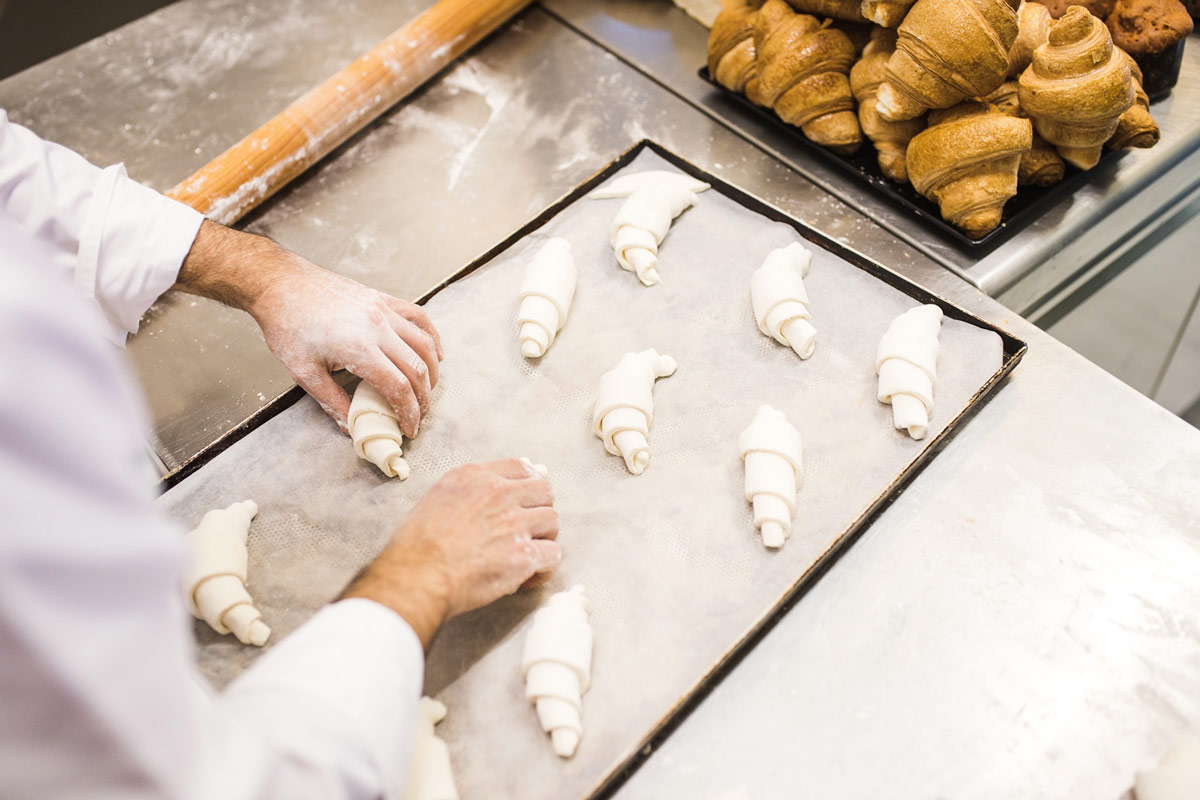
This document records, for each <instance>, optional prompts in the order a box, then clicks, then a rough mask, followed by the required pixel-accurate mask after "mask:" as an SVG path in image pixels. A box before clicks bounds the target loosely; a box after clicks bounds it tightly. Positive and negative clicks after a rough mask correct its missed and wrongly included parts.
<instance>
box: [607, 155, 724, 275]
mask: <svg viewBox="0 0 1200 800" xmlns="http://www.w3.org/2000/svg"><path fill="white" fill-rule="evenodd" d="M707 188H709V186H708V184H707V183H705V182H704V181H700V180H696V179H695V178H691V177H688V176H687V175H684V174H682V173H679V172H669V171H667V170H651V171H649V172H636V173H633V174H630V175H622V176H621V177H619V178H617V179H616V180H615V181H613V182H612V183H610V184H608V185H607V186H604V187H601V188H600V189H597V190H595V191H594V192H592V195H591V196H592V197H594V198H597V199H604V198H609V197H628V198H629V199H627V200H626V201H625V204H624V205H622V206H621V210H620V211H618V212H617V216H616V218H615V219H613V226H612V246H613V252H615V253H616V255H617V262H618V263H619V264H620V265H621V267H622V268H623V269H627V270H630V271H631V272H634V273H636V274H637V276H638V280H640V281H641V282H642V283H644V284H645V285H646V286H653V285H654V284H656V283H659V282H660V281H661V279H660V278H659V275H658V246H659V245H660V244H662V240H663V239H664V238H666V235H667V231H668V230H670V228H671V222H672V221H673V220H674V219H675V218H676V217H678V216H679V215H680V214H682V213H683V211H684V209H686V208H689V207H690V206H692V204H694V203H695V202H696V193H697V192H702V191H704V190H705V189H707Z"/></svg>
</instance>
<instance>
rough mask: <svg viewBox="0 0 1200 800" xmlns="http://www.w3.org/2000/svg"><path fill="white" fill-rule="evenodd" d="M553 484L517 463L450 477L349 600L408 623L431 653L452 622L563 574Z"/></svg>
mask: <svg viewBox="0 0 1200 800" xmlns="http://www.w3.org/2000/svg"><path fill="white" fill-rule="evenodd" d="M557 538H558V512H557V511H555V510H554V497H553V495H552V494H551V491H550V484H549V483H548V482H547V481H546V479H545V478H543V477H542V476H540V475H538V474H537V473H536V472H534V471H533V470H532V469H531V468H529V467H527V466H526V465H525V464H523V463H521V462H520V461H517V460H515V459H514V460H509V461H494V462H492V463H489V464H467V465H466V466H462V467H459V468H457V469H455V470H452V471H451V472H448V473H446V474H445V475H444V476H442V479H441V480H439V481H438V482H437V483H436V484H435V485H434V487H433V488H432V489H430V490H429V492H428V493H427V494H426V495H425V496H424V497H423V498H421V501H420V502H419V503H417V506H416V508H414V509H413V512H412V514H411V515H410V516H409V518H408V519H407V520H406V521H405V522H404V524H402V525H401V526H400V527H399V528H397V529H396V531H395V532H394V533H393V534H392V538H391V540H390V541H389V542H388V544H387V545H386V546H385V547H384V549H383V552H381V553H380V554H379V556H377V557H376V559H375V561H374V562H372V563H371V565H370V566H369V567H367V569H366V570H365V571H364V572H363V573H362V575H361V576H359V578H358V579H356V580H355V582H354V583H353V584H351V586H350V587H349V588H348V589H347V590H346V593H345V595H344V596H345V597H366V598H370V599H372V600H375V601H376V602H378V603H382V604H383V605H385V606H387V607H388V608H391V609H393V610H394V611H396V613H398V614H400V616H402V617H404V619H405V620H407V621H408V623H409V624H410V625H412V627H413V630H415V631H416V632H417V635H418V636H419V637H420V638H421V642H422V643H423V644H424V645H425V646H426V647H428V646H429V642H430V641H432V639H433V635H434V633H436V631H437V629H438V628H439V627H440V626H441V624H442V623H443V622H445V621H446V620H447V619H449V618H450V617H452V616H454V615H456V614H461V613H463V612H466V611H471V610H472V609H475V608H479V607H480V606H484V605H487V604H488V603H490V602H492V601H493V600H497V599H499V598H501V597H504V596H505V595H508V594H512V593H513V592H515V591H516V590H517V589H518V588H520V587H521V586H522V585H523V584H530V583H534V582H544V581H545V580H548V579H549V578H550V576H551V575H552V574H553V573H554V570H555V569H557V568H558V563H559V560H560V559H561V552H560V550H559V547H558V542H557V541H555V540H556V539H557Z"/></svg>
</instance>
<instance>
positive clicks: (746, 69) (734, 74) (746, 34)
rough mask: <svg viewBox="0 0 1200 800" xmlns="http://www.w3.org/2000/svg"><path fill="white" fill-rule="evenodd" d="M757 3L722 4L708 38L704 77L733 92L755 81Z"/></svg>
mask: <svg viewBox="0 0 1200 800" xmlns="http://www.w3.org/2000/svg"><path fill="white" fill-rule="evenodd" d="M760 5H761V3H757V2H752V0H726V2H725V7H724V8H723V9H722V10H721V13H720V14H718V15H717V18H716V20H715V21H714V22H713V26H712V30H711V31H709V34H708V74H709V75H710V76H712V78H713V80H715V81H716V82H717V83H719V84H721V85H722V86H724V87H725V88H726V89H732V90H733V91H735V92H746V91H747V86H748V85H749V84H750V83H751V82H755V81H757V79H758V69H757V67H756V65H755V58H754V17H755V16H756V15H757V14H758V7H759V6H760Z"/></svg>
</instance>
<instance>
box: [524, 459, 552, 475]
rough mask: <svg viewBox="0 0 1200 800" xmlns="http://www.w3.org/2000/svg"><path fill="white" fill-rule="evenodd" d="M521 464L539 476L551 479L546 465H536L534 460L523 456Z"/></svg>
mask: <svg viewBox="0 0 1200 800" xmlns="http://www.w3.org/2000/svg"><path fill="white" fill-rule="evenodd" d="M521 463H522V464H524V465H525V466H527V467H529V468H530V469H531V470H533V471H534V472H536V473H537V474H538V475H541V476H542V477H543V478H548V477H550V470H548V469H546V465H545V464H535V463H533V459H532V458H527V457H526V456H521Z"/></svg>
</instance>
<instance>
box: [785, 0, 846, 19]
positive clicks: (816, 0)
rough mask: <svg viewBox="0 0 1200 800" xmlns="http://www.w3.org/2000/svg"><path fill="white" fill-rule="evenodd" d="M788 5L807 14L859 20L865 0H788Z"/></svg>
mask: <svg viewBox="0 0 1200 800" xmlns="http://www.w3.org/2000/svg"><path fill="white" fill-rule="evenodd" d="M787 2H788V5H790V6H791V7H792V8H794V9H796V10H797V11H802V12H804V13H806V14H815V15H816V16H818V17H833V18H834V19H846V20H850V21H851V22H859V21H862V20H864V19H865V17H864V16H863V0H787Z"/></svg>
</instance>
